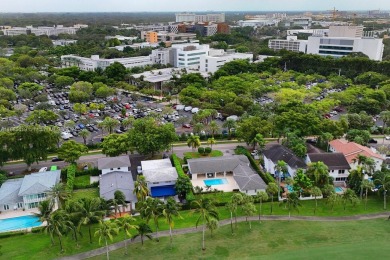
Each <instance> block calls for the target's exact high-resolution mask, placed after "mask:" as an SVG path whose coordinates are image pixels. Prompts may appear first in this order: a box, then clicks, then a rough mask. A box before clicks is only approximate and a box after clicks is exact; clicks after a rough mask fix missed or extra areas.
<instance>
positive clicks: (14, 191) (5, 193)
mask: <svg viewBox="0 0 390 260" xmlns="http://www.w3.org/2000/svg"><path fill="white" fill-rule="evenodd" d="M22 182H23V178H20V179H13V180H7V181H6V182H4V183H3V185H1V188H0V204H1V205H6V204H15V203H18V202H23V197H21V196H19V195H18V193H19V190H20V187H21V186H22ZM0 210H1V209H0Z"/></svg>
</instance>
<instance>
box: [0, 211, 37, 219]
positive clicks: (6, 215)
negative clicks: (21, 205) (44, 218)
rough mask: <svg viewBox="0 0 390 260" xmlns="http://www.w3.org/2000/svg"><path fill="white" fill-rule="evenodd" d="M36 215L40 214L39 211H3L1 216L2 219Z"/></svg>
mask: <svg viewBox="0 0 390 260" xmlns="http://www.w3.org/2000/svg"><path fill="white" fill-rule="evenodd" d="M34 213H38V209H29V210H25V211H23V210H9V211H2V212H1V214H0V219H7V218H16V217H23V216H28V215H34Z"/></svg>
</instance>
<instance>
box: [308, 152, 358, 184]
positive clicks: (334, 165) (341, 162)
mask: <svg viewBox="0 0 390 260" xmlns="http://www.w3.org/2000/svg"><path fill="white" fill-rule="evenodd" d="M316 162H323V163H324V164H325V165H326V166H328V170H329V176H331V177H333V179H334V181H336V182H339V181H340V182H345V181H346V180H347V177H348V175H349V170H350V169H351V167H350V166H349V163H348V161H347V160H346V158H345V157H344V155H343V154H342V153H310V154H308V155H307V157H306V163H308V164H309V163H316Z"/></svg>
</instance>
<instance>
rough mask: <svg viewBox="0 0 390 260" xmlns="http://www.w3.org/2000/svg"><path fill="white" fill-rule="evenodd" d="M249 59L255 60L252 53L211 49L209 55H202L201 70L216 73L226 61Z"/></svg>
mask: <svg viewBox="0 0 390 260" xmlns="http://www.w3.org/2000/svg"><path fill="white" fill-rule="evenodd" d="M245 59H247V60H249V61H250V62H252V61H253V54H252V53H235V52H234V51H232V52H229V51H228V52H225V51H224V50H220V49H210V51H209V55H203V56H201V57H200V64H199V66H200V67H199V71H202V72H209V73H214V72H216V71H217V70H218V69H219V68H220V67H221V66H223V65H224V64H225V63H227V62H230V61H234V60H245Z"/></svg>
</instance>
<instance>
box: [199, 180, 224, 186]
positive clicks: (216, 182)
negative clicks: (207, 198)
mask: <svg viewBox="0 0 390 260" xmlns="http://www.w3.org/2000/svg"><path fill="white" fill-rule="evenodd" d="M203 182H204V184H205V185H207V186H214V185H222V184H228V181H227V179H225V178H222V179H208V180H203Z"/></svg>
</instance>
